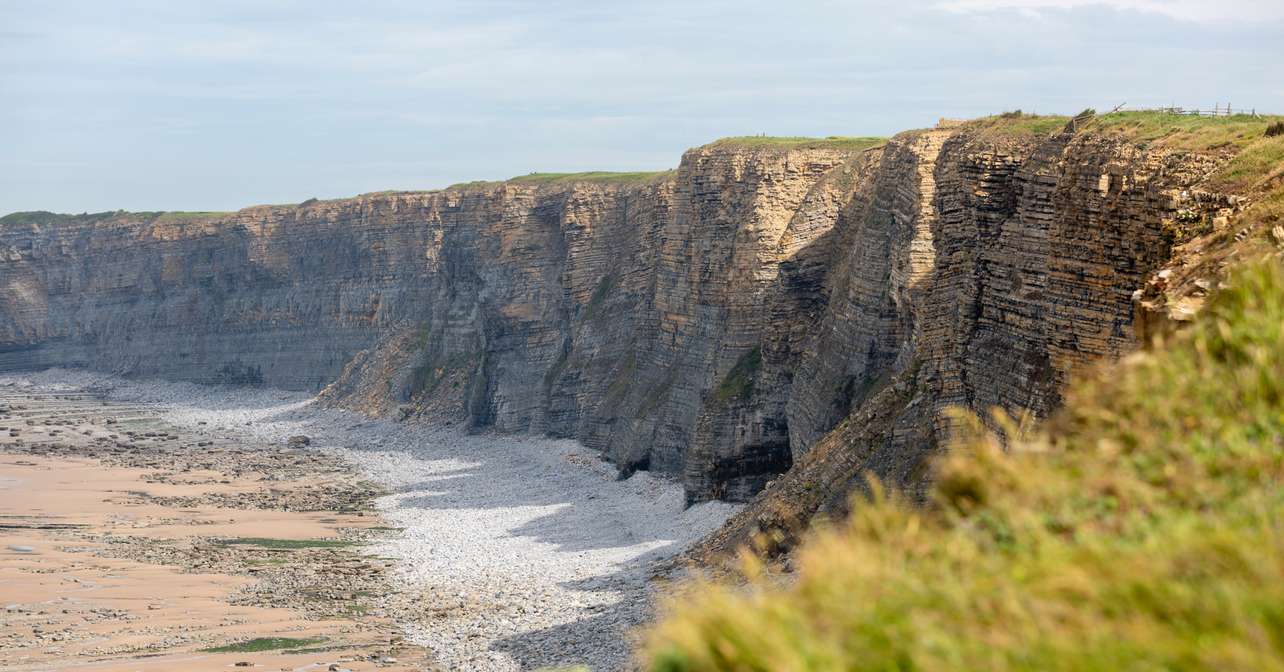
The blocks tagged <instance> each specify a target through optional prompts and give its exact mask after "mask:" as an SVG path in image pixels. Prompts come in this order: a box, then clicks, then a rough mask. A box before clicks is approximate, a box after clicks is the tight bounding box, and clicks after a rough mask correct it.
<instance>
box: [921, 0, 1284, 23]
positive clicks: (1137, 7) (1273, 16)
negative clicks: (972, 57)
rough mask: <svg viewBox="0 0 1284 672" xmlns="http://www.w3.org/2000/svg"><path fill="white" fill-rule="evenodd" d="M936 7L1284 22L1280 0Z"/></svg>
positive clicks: (951, 2)
mask: <svg viewBox="0 0 1284 672" xmlns="http://www.w3.org/2000/svg"><path fill="white" fill-rule="evenodd" d="M937 6H938V7H940V8H941V9H945V10H948V11H952V12H987V11H995V10H1004V9H1015V10H1022V11H1035V12H1037V11H1039V10H1047V9H1058V10H1066V9H1079V8H1087V7H1104V8H1108V9H1115V10H1126V11H1138V12H1148V13H1154V14H1162V15H1164V16H1168V17H1171V18H1174V19H1178V20H1181V21H1196V22H1201V23H1202V22H1241V21H1279V20H1284V2H1279V1H1278V0H1219V1H1217V2H1214V1H1212V0H946V1H945V2H941V3H939V4H938V5H937Z"/></svg>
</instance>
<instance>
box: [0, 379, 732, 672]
mask: <svg viewBox="0 0 1284 672" xmlns="http://www.w3.org/2000/svg"><path fill="white" fill-rule="evenodd" d="M0 407H3V408H5V409H6V411H5V413H4V414H3V415H0V426H2V427H3V429H0V479H2V480H0V515H3V519H0V524H3V527H0V533H3V537H4V539H3V543H2V544H0V602H3V605H4V606H7V608H8V610H7V611H6V612H5V621H4V625H3V628H2V629H0V667H5V669H10V667H12V668H13V669H33V670H34V669H66V668H69V667H73V666H84V667H85V669H95V670H97V669H104V670H115V669H122V670H123V669H129V670H136V669H157V670H159V669H174V668H175V667H176V665H179V664H181V667H182V669H227V668H228V667H229V666H234V665H235V664H236V663H250V664H251V665H253V666H254V668H258V669H272V670H276V669H289V670H303V669H322V670H324V669H328V668H329V667H330V666H331V665H336V666H338V667H339V668H347V669H352V670H361V669H437V668H442V669H452V670H453V669H468V670H530V669H538V668H540V667H544V666H556V665H567V664H587V665H589V666H590V667H591V668H592V669H603V670H612V669H620V668H622V667H625V666H626V665H627V663H628V655H629V653H628V652H629V648H630V646H629V645H630V633H631V631H632V629H633V628H634V627H636V625H638V624H639V623H641V622H642V621H643V620H644V619H645V618H646V617H647V615H648V613H649V607H648V602H649V597H650V595H651V592H652V590H653V588H654V582H653V580H652V579H653V574H654V571H655V569H656V567H657V563H659V562H662V561H663V560H665V559H666V558H669V557H671V556H672V555H673V554H675V553H677V552H679V551H681V550H683V549H684V548H686V547H687V546H688V545H689V544H690V543H691V542H692V541H694V540H695V539H697V538H699V537H700V536H702V535H703V534H705V533H707V532H708V531H709V530H711V529H713V528H714V527H716V526H717V525H718V524H720V523H721V522H722V521H723V520H725V518H726V517H727V516H728V515H729V514H730V513H732V512H733V511H734V510H735V507H734V506H731V505H727V504H720V503H709V504H702V505H699V506H696V507H692V508H690V509H684V507H683V503H684V502H683V496H682V491H681V487H680V486H679V485H677V484H676V483H673V482H670V481H666V480H662V479H656V478H654V477H651V476H650V475H648V474H646V473H639V474H635V475H634V476H633V477H631V478H629V479H627V480H623V481H617V480H616V479H615V470H614V469H613V468H611V467H610V466H609V465H607V464H605V463H602V462H601V461H599V460H598V459H597V457H596V456H595V455H593V454H592V453H591V452H590V451H587V450H585V449H583V448H582V447H580V446H579V445H578V444H576V443H574V442H570V441H551V440H547V439H535V438H524V437H511V436H503V437H499V436H467V435H463V434H460V433H458V432H455V431H449V430H440V429H434V428H432V427H424V426H411V425H401V424H397V423H394V422H390V421H382V420H370V419H368V418H364V417H362V416H358V415H355V414H352V413H349V412H345V411H337V410H331V409H323V408H318V407H316V406H315V405H314V404H313V402H312V400H311V398H309V397H307V396H306V395H299V394H296V393H283V392H276V391H264V390H246V389H237V388H217V387H200V386H195V385H190V384H175V383H140V382H134V381H122V380H119V379H114V378H110V377H106V376H101V375H97V374H84V373H79V372H67V371H51V372H46V373H42V374H36V375H32V376H23V377H10V378H0ZM299 435H305V436H307V437H309V443H308V445H306V446H304V445H299V442H296V443H295V444H294V445H290V442H289V438H290V437H292V436H299ZM15 549H16V550H15ZM64 610H65V613H64ZM403 636H404V637H405V640H404V641H403V639H402V637H403ZM268 638H286V639H288V640H290V641H288V642H284V641H278V642H260V644H259V646H269V645H271V646H285V647H288V648H282V649H273V650H271V651H246V650H244V649H252V648H257V647H256V646H254V645H250V646H240V647H239V648H240V649H241V650H238V651H233V652H226V653H217V652H211V651H208V649H211V648H217V647H220V646H228V645H232V646H237V645H239V644H242V643H244V642H249V641H253V640H263V639H268ZM392 661H395V662H392Z"/></svg>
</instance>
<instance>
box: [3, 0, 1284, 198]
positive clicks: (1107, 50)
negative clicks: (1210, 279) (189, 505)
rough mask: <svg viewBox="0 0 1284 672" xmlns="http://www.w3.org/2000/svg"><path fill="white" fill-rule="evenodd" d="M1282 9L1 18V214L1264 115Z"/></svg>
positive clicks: (115, 5) (205, 6) (304, 11)
mask: <svg viewBox="0 0 1284 672" xmlns="http://www.w3.org/2000/svg"><path fill="white" fill-rule="evenodd" d="M1282 63H1284V0H1217V1H1209V0H1098V1H1094V2H1088V1H1083V0H924V1H922V2H916V1H914V0H900V1H898V2H888V1H884V0H851V1H847V2H840V1H831V0H776V1H771V2H762V1H759V0H734V1H733V0H726V1H724V0H704V1H702V0H649V1H645V0H633V1H628V2H623V1H618V0H596V1H593V2H583V1H578V0H576V1H572V0H541V1H538V2H535V1H531V2H519V1H517V0H472V1H470V2H439V1H434V0H421V1H411V0H405V1H395V0H394V1H379V0H367V1H365V2H353V1H351V0H345V1H342V2H334V1H329V0H277V1H272V0H222V1H217V0H210V1H202V2H196V1H191V2H181V1H178V0H154V1H148V0H136V1H120V2H116V1H112V0H62V1H58V0H44V1H37V0H31V1H17V0H0V213H4V212H11V211H15V210H32V209H45V210H57V211H63V212H80V211H86V210H87V211H96V210H108V209H117V208H125V209H133V210H145V209H189V210H197V209H218V210H226V209H236V208H239V207H242V206H246V205H251V204H256V203H288V202H297V201H301V200H304V199H307V198H311V197H320V198H330V197H339V196H349V195H354V194H357V193H361V192H367V191H377V190H383V189H425V188H434V187H441V186H445V185H448V184H451V183H453V182H460V181H466V180H474V179H499V178H506V177H511V176H513V175H518V174H523V173H527V172H531V171H536V170H541V171H577V170H599V169H600V170H642V169H660V168H669V167H673V166H675V165H677V163H678V160H679V158H680V156H681V153H682V151H683V150H684V149H686V148H688V147H692V146H695V145H699V144H702V143H704V142H708V141H710V140H713V139H715V138H718V137H721V136H727V135H746V134H754V133H769V134H773V135H868V134H879V135H881V134H890V133H893V132H896V131H898V130H903V129H907V128H915V127H922V126H928V125H931V124H933V123H935V121H936V119H937V118H938V117H942V116H947V117H969V116H978V115H983V114H987V113H992V112H998V111H1002V110H1005V109H1011V108H1021V109H1024V110H1027V111H1030V110H1034V111H1038V112H1066V113H1073V112H1076V111H1078V110H1080V109H1082V108H1084V107H1087V106H1094V107H1097V108H1108V107H1111V106H1113V105H1115V104H1117V103H1121V102H1125V101H1127V102H1129V103H1131V104H1137V105H1148V104H1150V105H1158V104H1168V103H1176V104H1178V105H1185V106H1197V105H1198V106H1203V107H1208V106H1211V105H1213V104H1214V103H1215V102H1222V103H1225V102H1227V100H1228V99H1229V101H1230V102H1231V103H1233V104H1234V105H1235V106H1236V107H1253V106H1255V107H1257V108H1258V109H1267V110H1272V111H1284V70H1281V68H1282V67H1284V65H1281V64H1282Z"/></svg>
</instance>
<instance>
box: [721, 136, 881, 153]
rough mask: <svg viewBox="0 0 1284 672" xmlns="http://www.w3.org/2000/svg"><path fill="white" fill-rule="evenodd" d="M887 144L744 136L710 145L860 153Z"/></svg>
mask: <svg viewBox="0 0 1284 672" xmlns="http://www.w3.org/2000/svg"><path fill="white" fill-rule="evenodd" d="M886 143H887V138H877V137H870V136H845V135H831V136H828V137H824V138H807V137H800V136H772V135H742V136H736V137H730V138H722V139H720V140H715V141H714V142H712V143H710V145H709V146H711V147H719V146H727V145H733V146H739V147H781V148H784V149H848V150H854V151H859V150H862V149H869V148H871V147H878V146H880V145H884V144H886Z"/></svg>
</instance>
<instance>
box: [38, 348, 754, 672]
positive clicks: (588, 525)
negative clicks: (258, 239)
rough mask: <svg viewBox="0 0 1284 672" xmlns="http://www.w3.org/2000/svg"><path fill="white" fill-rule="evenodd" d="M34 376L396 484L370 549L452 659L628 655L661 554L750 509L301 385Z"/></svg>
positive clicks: (429, 642)
mask: <svg viewBox="0 0 1284 672" xmlns="http://www.w3.org/2000/svg"><path fill="white" fill-rule="evenodd" d="M24 379H25V380H26V381H28V382H30V383H33V384H39V385H41V386H57V385H65V386H69V387H68V389H81V388H93V389H96V390H100V391H101V392H102V393H104V394H107V395H108V396H109V397H110V398H112V399H114V400H118V401H131V402H140V403H142V402H145V403H147V404H149V405H151V406H154V407H156V408H158V409H159V410H160V412H161V415H162V417H163V418H164V420H165V421H166V422H168V423H171V424H173V425H175V426H178V427H184V428H190V429H198V428H199V429H201V430H205V431H211V432H219V433H224V434H226V435H228V436H240V437H245V438H247V439H252V440H254V441H259V442H263V443H269V444H281V445H282V446H285V445H286V444H287V443H288V442H289V441H290V439H291V437H299V436H306V437H308V438H309V444H310V445H308V446H307V447H306V448H304V450H307V451H319V452H320V453H322V454H326V455H334V456H337V457H340V458H342V459H343V460H345V461H347V462H350V463H352V464H355V465H357V466H358V467H359V468H360V469H361V471H362V472H363V473H364V474H365V475H366V476H367V477H368V478H369V479H370V480H371V481H373V482H374V483H376V484H378V485H379V486H381V487H383V488H386V489H388V490H389V491H390V492H391V494H389V495H387V496H385V497H381V498H379V499H378V500H377V503H376V506H377V508H378V510H379V512H380V514H381V515H382V516H383V518H384V520H385V524H386V525H388V526H391V527H394V528H400V530H399V531H398V532H397V533H396V534H395V535H393V536H392V537H391V538H388V539H381V540H377V541H376V542H375V543H374V544H373V545H372V546H371V547H369V552H370V553H371V554H373V555H374V556H378V557H388V558H393V559H395V560H396V568H395V570H394V573H393V576H394V578H395V580H396V582H397V585H398V586H399V590H398V592H399V593H400V594H401V595H402V597H401V598H399V599H401V600H403V601H406V602H408V603H411V604H413V605H415V606H414V608H412V609H409V610H406V611H405V612H404V615H403V616H402V617H403V618H404V619H405V623H404V627H405V630H406V634H407V637H408V638H409V639H411V640H412V641H414V642H415V643H418V644H422V645H425V646H427V647H429V648H430V649H432V650H433V652H434V653H435V655H436V656H437V657H438V659H439V662H440V664H441V665H442V666H444V667H445V668H446V669H469V670H519V669H536V668H539V667H542V666H553V665H563V664H581V663H583V664H588V665H589V666H590V667H591V668H592V669H595V670H597V669H601V670H612V669H619V668H620V667H622V666H624V665H625V664H626V662H627V660H628V657H629V655H630V654H629V651H630V648H631V647H630V641H631V640H630V636H629V634H630V632H631V630H632V628H634V627H635V626H636V625H638V624H639V623H641V622H642V620H643V619H644V618H646V617H647V615H648V613H649V595H650V593H651V590H652V585H651V581H650V579H651V575H652V571H653V569H654V568H655V566H656V564H655V563H657V562H658V561H661V560H664V559H666V558H668V557H670V556H672V555H674V554H676V553H678V552H680V551H682V550H684V549H685V548H686V547H687V546H688V545H689V544H691V543H693V542H694V541H695V540H696V539H698V538H700V537H701V536H703V535H705V534H707V533H708V532H710V531H712V530H713V529H715V528H717V527H718V526H719V525H720V524H721V523H722V522H723V521H724V520H725V519H726V518H727V517H728V516H729V515H730V514H731V513H733V512H734V511H735V510H736V508H737V507H736V506H734V505H730V504H723V503H716V502H712V503H705V504H700V505H697V506H694V507H691V508H689V509H684V498H683V493H682V488H681V486H680V485H678V484H677V483H675V482H671V481H667V480H663V479H659V478H656V477H654V476H652V475H650V474H647V473H645V472H642V473H637V474H634V475H633V476H632V477H630V478H628V479H625V480H617V477H616V471H615V469H614V468H613V467H611V466H610V465H609V464H606V463H604V462H602V461H601V460H600V458H599V457H597V456H596V455H595V454H594V453H593V452H592V451H588V450H586V449H584V448H582V447H581V446H579V445H578V444H576V443H575V442H573V441H565V440H562V441H556V440H549V439H537V438H530V437H508V436H493V435H480V436H477V435H471V436H470V435H466V434H463V433H461V432H459V431H456V430H441V429H434V428H431V427H424V426H408V425H402V424H397V423H394V422H391V421H385V420H371V419H368V418H365V417H362V416H359V415H356V414H354V413H351V412H347V411H340V410H332V409H320V408H317V407H316V406H315V405H314V404H313V403H312V401H311V398H310V397H309V396H308V395H306V394H300V393H293V392H280V391H271V390H261V389H259V390H255V389H244V388H226V387H202V386H198V385H193V384H187V383H142V382H135V381H124V380H120V379H116V378H112V377H108V376H102V375H98V374H90V373H83V372H70V371H51V372H45V373H40V374H34V375H30V376H26V377H25V378H24ZM296 443H300V442H296Z"/></svg>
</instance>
